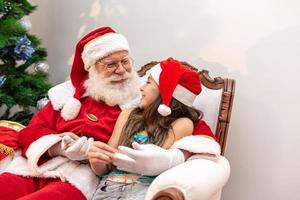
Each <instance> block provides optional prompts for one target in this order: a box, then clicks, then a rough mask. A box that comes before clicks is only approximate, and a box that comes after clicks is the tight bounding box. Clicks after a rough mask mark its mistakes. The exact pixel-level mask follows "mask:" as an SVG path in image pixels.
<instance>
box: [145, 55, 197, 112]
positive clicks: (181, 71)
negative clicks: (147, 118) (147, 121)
mask: <svg viewBox="0 0 300 200" xmlns="http://www.w3.org/2000/svg"><path fill="white" fill-rule="evenodd" d="M150 75H151V76H152V78H153V79H154V80H155V82H156V83H157V84H158V85H159V90H160V95H161V98H162V104H161V105H159V107H158V109H157V111H158V112H159V113H160V114H161V115H162V116H168V115H170V114H171V113H172V111H171V108H170V107H169V104H170V102H171V100H172V97H174V98H175V99H177V100H178V101H180V102H181V103H183V104H185V105H186V106H189V107H192V106H193V102H194V100H195V99H196V96H197V95H198V94H200V92H201V82H200V77H199V75H198V73H197V72H195V71H193V70H191V69H189V68H188V67H185V66H183V65H182V64H181V63H180V62H179V61H178V60H174V59H172V58H169V59H168V60H165V61H162V62H160V63H159V64H157V65H155V66H154V67H152V68H151V71H150Z"/></svg>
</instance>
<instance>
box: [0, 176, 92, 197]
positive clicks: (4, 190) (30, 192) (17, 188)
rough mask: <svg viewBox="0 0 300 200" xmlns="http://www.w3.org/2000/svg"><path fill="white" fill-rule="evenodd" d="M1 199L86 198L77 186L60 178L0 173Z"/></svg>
mask: <svg viewBox="0 0 300 200" xmlns="http://www.w3.org/2000/svg"><path fill="white" fill-rule="evenodd" d="M0 199H1V200H10V199H13V200H15V199H19V200H60V199H61V200H68V199H72V200H85V199H86V198H85V196H84V195H83V194H82V193H81V191H80V190H78V189H77V188H76V187H74V186H73V185H71V184H70V183H68V182H62V181H60V180H59V179H43V178H32V177H22V176H17V175H14V174H10V173H3V174H1V175H0Z"/></svg>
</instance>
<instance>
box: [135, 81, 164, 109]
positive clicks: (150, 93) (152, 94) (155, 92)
mask: <svg viewBox="0 0 300 200" xmlns="http://www.w3.org/2000/svg"><path fill="white" fill-rule="evenodd" d="M140 91H141V95H142V98H141V101H140V105H139V107H140V108H146V107H148V106H149V105H150V104H151V103H153V102H154V101H155V100H156V99H157V98H158V96H159V94H160V93H159V87H158V85H157V84H156V82H155V81H154V80H153V78H152V77H151V76H149V77H148V79H147V82H146V83H145V84H144V85H143V86H142V87H141V89H140Z"/></svg>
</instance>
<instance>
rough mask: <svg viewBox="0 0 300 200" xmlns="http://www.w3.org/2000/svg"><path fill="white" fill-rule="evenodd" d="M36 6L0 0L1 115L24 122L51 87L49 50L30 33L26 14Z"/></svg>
mask: <svg viewBox="0 0 300 200" xmlns="http://www.w3.org/2000/svg"><path fill="white" fill-rule="evenodd" d="M35 8H36V7H35V6H32V5H31V4H30V3H29V2H28V1H25V0H14V1H13V0H0V106H1V110H2V112H0V117H1V119H7V120H13V121H17V122H19V123H22V124H24V125H26V124H27V123H28V122H29V120H30V119H31V117H32V116H33V114H34V112H35V111H36V109H35V108H36V106H37V102H38V100H40V99H42V102H41V101H39V103H38V105H39V106H40V107H42V105H41V104H44V103H46V101H45V98H44V97H45V95H46V93H47V91H48V89H49V88H50V84H49V82H48V77H47V71H48V64H47V62H46V61H45V60H46V56H47V53H46V50H45V49H44V48H42V47H40V44H41V42H40V40H39V39H38V38H37V37H36V36H34V35H32V34H30V33H29V29H30V27H31V24H30V21H29V20H28V18H27V15H29V14H30V13H31V12H32V11H33V10H34V9H35Z"/></svg>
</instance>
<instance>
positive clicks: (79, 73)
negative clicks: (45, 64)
mask: <svg viewBox="0 0 300 200" xmlns="http://www.w3.org/2000/svg"><path fill="white" fill-rule="evenodd" d="M122 50H126V51H128V52H130V48H129V45H128V42H127V40H126V38H125V37H124V36H123V35H121V34H118V33H115V31H114V30H113V29H111V28H110V27H102V28H98V29H96V30H94V31H92V32H90V33H88V34H87V35H85V36H84V37H83V38H82V39H81V40H80V41H79V42H78V43H77V45H76V50H75V55H74V60H73V65H72V70H71V82H72V84H73V86H74V88H75V94H74V98H71V99H70V100H68V102H67V103H66V104H65V105H64V107H63V109H62V110H61V115H62V117H63V118H64V119H65V120H66V121H67V120H72V119H74V118H75V117H76V116H77V115H78V113H79V111H80V107H81V104H80V101H79V99H80V98H81V97H82V95H83V94H84V93H85V88H84V82H85V80H86V79H87V78H88V69H89V68H90V67H91V66H93V65H94V64H95V63H96V62H97V61H98V60H99V59H101V58H104V57H106V56H108V55H109V54H111V53H114V52H117V51H122Z"/></svg>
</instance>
